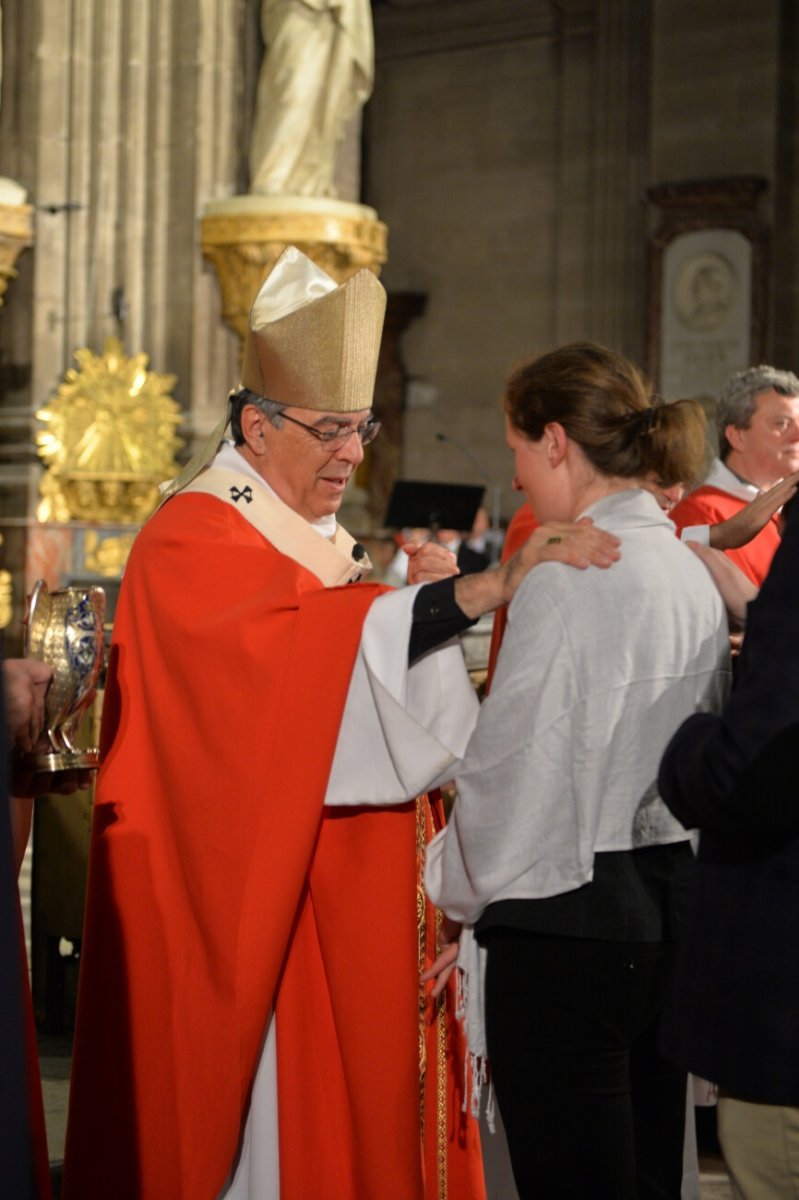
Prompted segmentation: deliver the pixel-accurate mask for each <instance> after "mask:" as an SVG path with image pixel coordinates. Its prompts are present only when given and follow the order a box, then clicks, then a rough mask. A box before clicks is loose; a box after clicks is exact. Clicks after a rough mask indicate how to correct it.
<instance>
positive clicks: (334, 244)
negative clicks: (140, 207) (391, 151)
mask: <svg viewBox="0 0 799 1200" xmlns="http://www.w3.org/2000/svg"><path fill="white" fill-rule="evenodd" d="M387 232H388V231H387V229H386V226H385V225H384V224H383V222H382V221H379V220H378V219H377V213H376V212H375V210H374V209H373V208H367V207H366V206H364V205H362V204H347V203H344V202H343V201H340V200H325V199H317V198H315V197H309V196H232V197H230V199H228V200H220V201H216V202H214V203H212V204H208V205H207V206H206V208H205V212H204V214H203V217H202V220H201V242H202V251H203V255H204V256H205V257H206V258H207V259H208V261H209V262H211V263H213V266H214V269H215V270H216V273H217V276H218V278H219V287H220V290H221V293H222V316H223V318H224V320H225V321H226V323H227V324H228V325H229V326H230V327H231V328H232V329H233V330H235V332H236V333H237V334H238V335H239V337H240V338H241V339H242V342H243V340H244V335H245V333H246V331H247V320H248V317H249V314H250V306H251V305H252V302H253V300H254V299H255V296H256V294H257V292H258V289H259V287H260V286H261V284H262V283H263V281H264V279H265V278H266V276H267V274H268V273H269V271H270V270H271V269H272V267H273V266H274V264H275V262H276V261H277V259H278V258H279V257H280V255H281V254H282V252H283V251H284V250H285V248H286V246H296V247H297V249H298V250H301V251H302V252H303V254H307V256H308V258H310V259H312V260H313V261H314V262H315V263H316V264H317V266H319V267H321V268H322V270H323V271H326V272H327V273H328V275H330V276H332V278H333V279H336V280H338V282H339V283H343V282H344V280H345V279H349V277H350V275H354V273H355V272H356V271H360V270H361V268H363V267H368V268H369V270H370V271H374V272H375V274H376V275H377V274H379V272H380V268H381V266H382V265H383V263H384V262H385V261H386V241H387Z"/></svg>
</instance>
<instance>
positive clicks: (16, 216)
mask: <svg viewBox="0 0 799 1200" xmlns="http://www.w3.org/2000/svg"><path fill="white" fill-rule="evenodd" d="M32 245H33V208H32V207H31V205H30V204H0V305H2V303H3V296H4V294H5V291H6V288H7V287H8V285H9V283H10V282H11V280H12V279H16V277H17V272H16V271H15V269H14V264H15V263H16V261H17V259H18V258H19V256H20V254H21V253H22V251H23V250H25V249H27V247H28V246H32Z"/></svg>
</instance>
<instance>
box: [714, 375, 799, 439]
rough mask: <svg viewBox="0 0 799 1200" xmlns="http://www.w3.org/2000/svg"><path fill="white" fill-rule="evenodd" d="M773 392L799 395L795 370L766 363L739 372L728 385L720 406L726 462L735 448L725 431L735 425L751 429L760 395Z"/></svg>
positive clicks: (721, 393) (719, 413)
mask: <svg viewBox="0 0 799 1200" xmlns="http://www.w3.org/2000/svg"><path fill="white" fill-rule="evenodd" d="M770 391H775V392H778V393H779V394H780V395H781V396H799V379H797V377H796V376H795V375H794V374H793V372H792V371H780V370H778V369H777V368H776V367H769V366H766V364H765V363H763V364H761V365H760V366H759V367H749V368H748V369H747V370H746V371H739V372H738V373H737V375H733V376H732V378H731V379H729V380H728V381H727V383H725V385H724V387H723V388H722V389H721V392H720V394H719V398H718V402H717V404H716V425H717V426H718V431H719V447H720V450H721V457H722V459H725V458H726V457H727V455H728V454H729V452H730V450H731V449H732V446H731V445H730V443H729V442H728V441H727V438H726V437H725V435H724V430H725V429H726V428H727V426H728V425H734V426H735V427H736V429H748V428H749V422H750V421H751V420H752V414H753V412H754V411H755V401H756V399H757V397H758V395H759V394H760V393H761V392H770Z"/></svg>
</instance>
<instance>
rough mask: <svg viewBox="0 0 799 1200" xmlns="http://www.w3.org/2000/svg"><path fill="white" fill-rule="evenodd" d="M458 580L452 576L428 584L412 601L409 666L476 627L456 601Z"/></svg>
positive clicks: (474, 621)
mask: <svg viewBox="0 0 799 1200" xmlns="http://www.w3.org/2000/svg"><path fill="white" fill-rule="evenodd" d="M456 578H457V576H456V575H453V576H452V577H451V578H450V579H440V580H439V581H438V582H437V583H426V584H425V585H424V587H423V588H420V589H419V592H418V594H417V596H416V599H415V600H414V602H413V624H412V625H411V636H410V640H409V643H408V665H409V666H412V665H413V663H415V662H416V660H417V658H421V656H422V655H423V654H426V653H427V651H428V650H432V649H434V647H436V646H440V645H441V644H442V642H448V641H449V639H450V638H453V637H457V636H458V634H459V633H463V631H464V630H465V629H470V628H471V626H472V625H476V624H477V621H476V620H472V619H471V618H470V617H467V616H466V613H465V612H463V610H462V609H461V608H459V607H458V605H457V604H456V602H455V580H456Z"/></svg>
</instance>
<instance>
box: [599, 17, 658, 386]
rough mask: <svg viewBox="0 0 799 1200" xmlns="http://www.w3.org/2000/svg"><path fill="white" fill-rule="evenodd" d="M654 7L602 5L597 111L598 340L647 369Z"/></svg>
mask: <svg viewBox="0 0 799 1200" xmlns="http://www.w3.org/2000/svg"><path fill="white" fill-rule="evenodd" d="M649 8H650V6H649V4H643V3H641V0H599V3H598V4H597V26H596V35H597V45H596V60H595V61H596V68H595V71H596V73H595V79H594V98H593V107H594V112H595V114H596V118H595V120H596V124H595V135H594V136H595V143H594V161H593V185H592V189H591V190H592V195H593V212H592V222H591V247H590V259H589V262H590V271H591V292H592V295H591V302H590V305H589V312H590V313H591V314H592V320H593V328H592V333H593V336H594V337H595V338H596V340H597V341H600V342H604V343H606V344H607V345H609V346H612V347H613V348H614V349H615V350H619V351H622V352H623V353H626V354H629V355H631V356H632V357H633V358H634V359H635V360H636V361H638V362H640V361H641V359H642V355H643V339H644V320H643V312H644V298H645V261H646V258H645V256H646V224H645V219H646V206H645V199H644V195H645V189H646V185H647V182H648V177H647V170H648V156H647V145H648V140H647V139H648V95H649V71H650V64H649V59H650V54H649Z"/></svg>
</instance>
